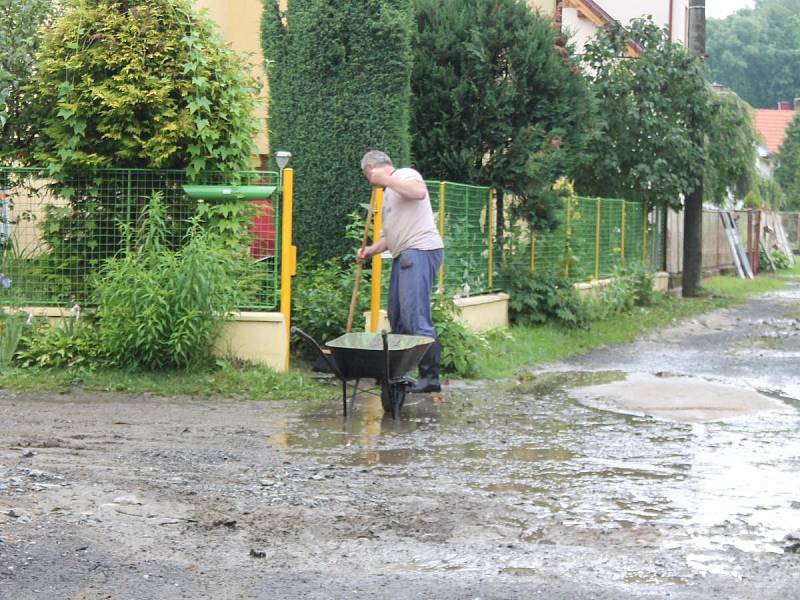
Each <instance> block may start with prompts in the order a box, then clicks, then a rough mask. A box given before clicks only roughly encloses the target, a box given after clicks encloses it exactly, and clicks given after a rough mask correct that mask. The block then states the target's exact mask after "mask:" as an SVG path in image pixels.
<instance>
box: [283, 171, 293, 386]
mask: <svg viewBox="0 0 800 600" xmlns="http://www.w3.org/2000/svg"><path fill="white" fill-rule="evenodd" d="M293 195H294V169H291V168H287V169H284V171H283V193H282V194H281V204H282V205H283V206H282V207H281V208H282V209H283V211H282V212H283V214H282V215H281V217H282V218H281V314H283V323H284V326H285V327H286V363H285V367H286V369H287V370H288V369H289V354H290V350H291V332H290V330H291V327H292V277H294V276H295V275H296V274H297V248H296V247H295V246H293V245H292V205H293V201H294V198H293Z"/></svg>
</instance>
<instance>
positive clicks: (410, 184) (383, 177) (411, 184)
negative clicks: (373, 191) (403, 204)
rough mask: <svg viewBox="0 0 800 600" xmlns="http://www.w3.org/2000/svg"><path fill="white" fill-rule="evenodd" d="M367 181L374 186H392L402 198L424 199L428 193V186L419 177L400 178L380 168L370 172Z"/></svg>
mask: <svg viewBox="0 0 800 600" xmlns="http://www.w3.org/2000/svg"><path fill="white" fill-rule="evenodd" d="M369 182H370V183H371V184H372V185H374V186H376V187H384V188H392V189H393V190H394V191H395V192H397V193H398V194H399V195H400V196H401V197H402V198H403V200H425V197H426V196H427V194H428V188H427V187H425V184H424V183H423V182H422V181H420V180H419V179H401V178H400V177H397V176H396V175H392V174H390V173H387V172H386V171H383V170H380V169H375V170H374V171H372V172H371V173H370V177H369Z"/></svg>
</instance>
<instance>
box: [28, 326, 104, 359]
mask: <svg viewBox="0 0 800 600" xmlns="http://www.w3.org/2000/svg"><path fill="white" fill-rule="evenodd" d="M14 362H16V363H17V364H19V365H20V366H22V367H38V368H42V369H51V368H66V369H88V370H94V369H97V368H98V367H100V366H102V365H103V364H106V363H108V357H107V356H106V354H105V352H104V351H103V348H102V340H101V339H100V334H99V331H98V329H97V327H96V326H95V325H94V324H93V323H91V322H89V321H86V320H78V319H73V318H67V319H64V321H63V322H62V323H59V324H58V325H51V324H42V325H40V326H38V327H34V328H33V329H32V331H30V332H28V333H26V334H25V336H23V338H22V340H21V341H20V349H19V350H18V351H17V353H16V356H15V357H14Z"/></svg>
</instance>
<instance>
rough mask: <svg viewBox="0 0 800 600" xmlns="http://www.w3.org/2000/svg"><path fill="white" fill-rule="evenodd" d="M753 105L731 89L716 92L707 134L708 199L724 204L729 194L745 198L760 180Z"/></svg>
mask: <svg viewBox="0 0 800 600" xmlns="http://www.w3.org/2000/svg"><path fill="white" fill-rule="evenodd" d="M751 112H752V111H751V109H750V106H749V105H748V104H747V103H746V102H744V101H743V100H742V99H741V98H739V97H738V96H737V95H736V94H734V93H733V92H731V91H729V90H723V91H720V92H718V93H715V94H714V95H713V97H712V101H711V107H710V111H709V123H708V126H707V138H706V171H705V181H704V186H703V188H704V195H705V201H706V202H708V203H710V204H715V205H717V206H724V205H725V204H726V201H727V199H728V197H729V196H733V198H734V199H739V200H741V199H743V198H744V197H745V196H746V195H747V193H748V192H749V191H750V190H751V189H753V188H754V187H756V186H757V185H758V183H759V181H758V174H757V172H756V161H757V158H758V157H757V154H756V144H757V142H758V136H757V134H756V131H755V129H754V127H753V117H752V114H751Z"/></svg>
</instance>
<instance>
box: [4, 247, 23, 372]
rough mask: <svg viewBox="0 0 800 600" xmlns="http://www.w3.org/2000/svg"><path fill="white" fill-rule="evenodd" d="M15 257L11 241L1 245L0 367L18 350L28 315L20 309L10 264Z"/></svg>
mask: <svg viewBox="0 0 800 600" xmlns="http://www.w3.org/2000/svg"><path fill="white" fill-rule="evenodd" d="M14 255H15V252H14V249H13V246H12V244H11V242H10V241H9V240H4V243H3V244H0V365H4V364H7V363H8V362H9V361H10V360H11V359H12V358H13V356H14V353H15V352H16V350H17V346H18V344H19V341H20V338H21V337H22V333H23V329H24V327H25V323H26V322H27V320H28V315H27V314H25V313H23V312H21V311H20V310H19V308H18V305H19V302H18V298H16V297H15V296H16V294H15V288H14V281H13V280H12V279H11V277H10V275H9V268H8V267H9V263H10V262H11V260H12V259H13V257H14Z"/></svg>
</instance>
